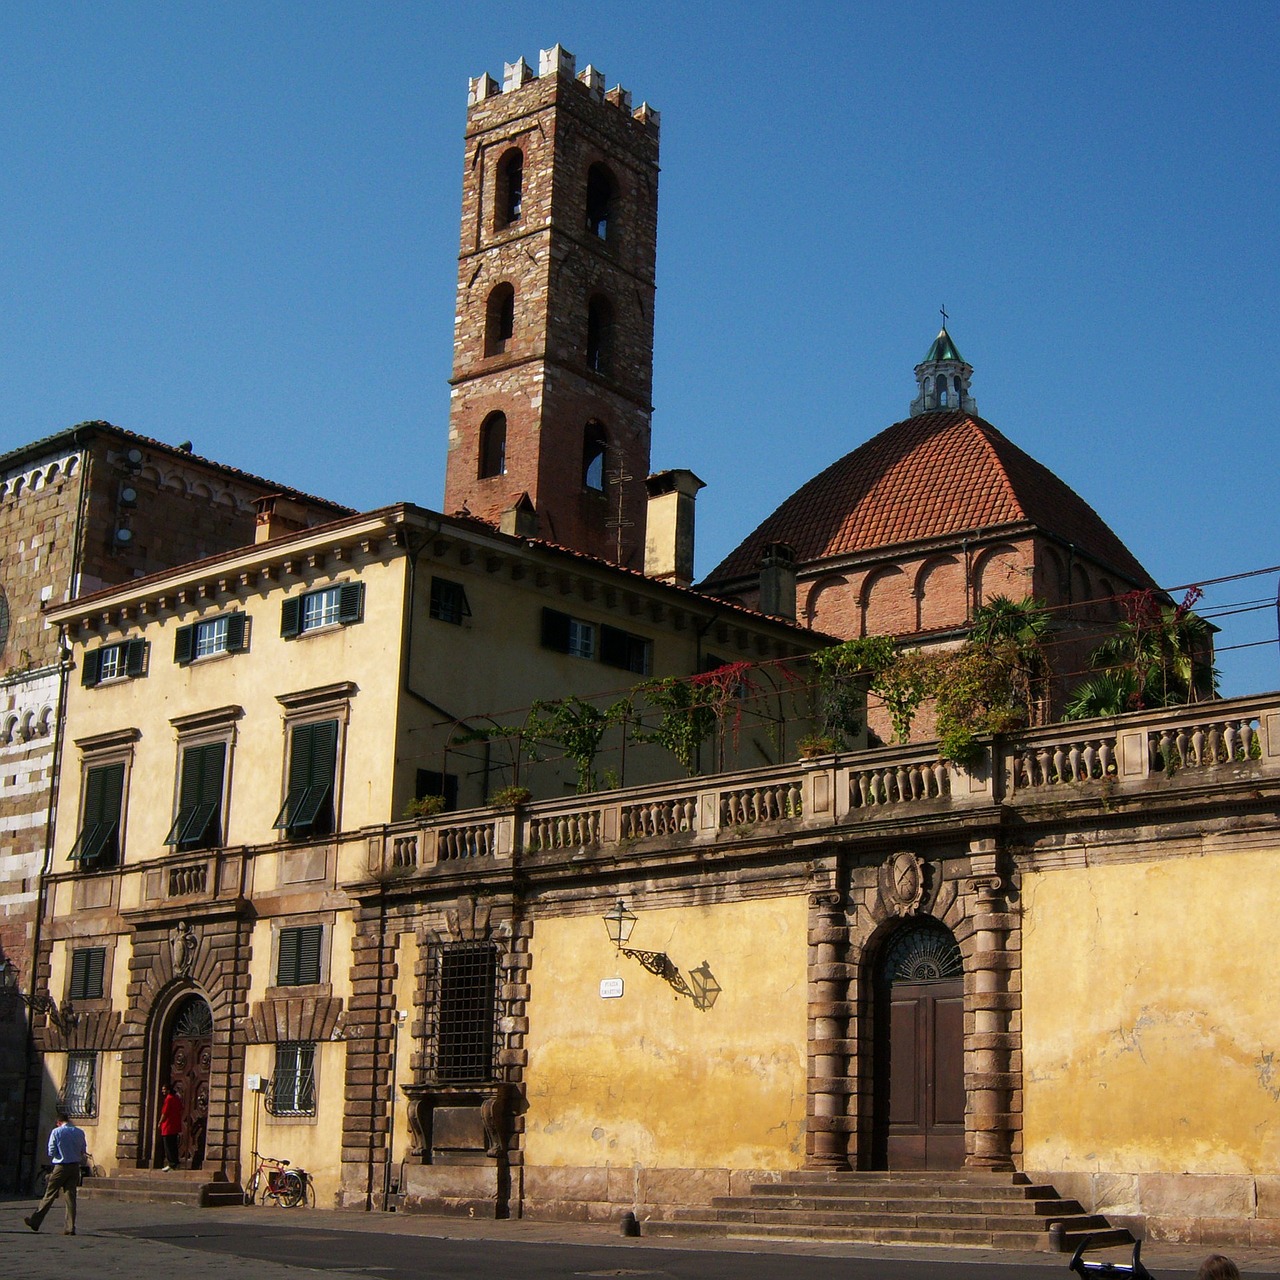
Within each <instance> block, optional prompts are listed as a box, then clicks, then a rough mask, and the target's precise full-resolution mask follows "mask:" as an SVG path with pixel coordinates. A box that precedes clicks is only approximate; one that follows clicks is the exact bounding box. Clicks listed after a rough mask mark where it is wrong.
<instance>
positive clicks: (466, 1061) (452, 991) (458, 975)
mask: <svg viewBox="0 0 1280 1280" xmlns="http://www.w3.org/2000/svg"><path fill="white" fill-rule="evenodd" d="M497 989H498V949H497V947H495V946H493V945H492V944H491V943H487V942H453V943H447V944H446V945H444V946H442V947H441V948H440V951H439V959H438V968H437V990H436V999H437V1007H436V1079H437V1080H439V1081H441V1082H445V1081H452V1082H463V1081H465V1082H468V1083H471V1082H475V1083H482V1082H484V1081H487V1080H491V1079H493V1057H494V1048H495V1044H496V1039H497V1037H496V1034H495V1023H496V1016H497V1004H498V1002H497Z"/></svg>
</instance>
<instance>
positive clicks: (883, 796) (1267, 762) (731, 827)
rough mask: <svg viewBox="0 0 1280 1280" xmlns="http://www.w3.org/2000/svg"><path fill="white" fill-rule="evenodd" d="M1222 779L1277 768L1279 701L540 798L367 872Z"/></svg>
mask: <svg viewBox="0 0 1280 1280" xmlns="http://www.w3.org/2000/svg"><path fill="white" fill-rule="evenodd" d="M1213 769H1236V770H1239V769H1255V770H1259V771H1262V772H1280V694H1273V695H1270V696H1267V697H1262V698H1247V699H1246V698H1238V699H1232V700H1223V701H1219V702H1211V703H1203V704H1200V705H1198V706H1191V707H1175V708H1170V709H1167V710H1161V711H1149V712H1134V713H1132V714H1130V715H1126V716H1118V717H1116V718H1114V719H1110V720H1091V721H1073V722H1067V723H1062V724H1056V725H1048V726H1044V727H1042V728H1037V729H1028V730H1023V731H1022V732H1019V733H1015V734H1009V735H1007V736H1005V737H1004V738H1001V739H998V740H996V741H994V742H992V741H988V742H986V743H984V744H983V747H982V751H981V753H980V756H979V758H978V759H976V760H974V761H973V762H971V763H969V764H968V765H965V766H958V765H955V764H952V763H949V762H947V761H944V760H942V759H940V758H939V756H938V751H937V744H936V743H919V744H911V745H908V746H904V747H885V748H880V749H877V750H875V751H864V752H858V753H850V754H845V755H834V756H827V757H824V758H822V759H820V760H816V761H815V760H806V761H798V762H796V763H795V764H790V765H782V766H771V767H769V768H764V769H755V770H749V771H745V772H741V773H735V774H723V775H719V776H715V777H707V778H695V779H685V780H682V781H679V782H674V783H665V784H658V785H655V786H649V787H633V788H628V789H627V790H624V791H612V792H600V793H597V794H595V795H590V796H574V797H570V798H567V799H564V800H548V801H540V802H538V803H536V804H530V805H526V806H523V807H522V808H521V810H520V811H519V812H518V814H511V813H507V812H505V811H489V812H492V813H493V816H492V817H487V818H484V817H481V816H480V814H481V813H484V812H485V811H475V812H474V813H472V814H443V815H441V816H440V817H438V818H435V819H430V820H426V821H421V822H419V823H418V824H416V827H415V828H414V829H412V830H410V829H408V824H397V825H396V826H393V827H387V828H385V829H383V834H382V835H381V836H377V837H372V838H371V855H372V856H371V860H370V870H371V871H374V872H375V873H376V872H377V871H378V869H379V868H378V865H377V864H378V862H379V860H380V861H381V869H382V870H383V871H389V872H395V871H400V872H405V871H410V872H411V871H429V870H430V869H431V868H433V867H440V868H441V869H443V868H444V866H445V864H449V863H456V862H467V863H483V862H486V861H491V862H493V863H494V865H500V864H501V863H502V861H503V859H506V858H510V857H513V856H516V855H521V856H524V855H527V856H531V857H537V856H540V855H550V854H554V853H556V852H557V851H565V850H579V851H582V852H584V853H586V854H587V855H588V856H589V855H590V854H591V852H592V851H594V850H601V851H609V850H612V851H613V852H615V853H616V851H617V847H618V846H620V845H622V844H627V845H632V844H637V843H641V842H645V841H666V842H672V841H683V842H693V843H701V842H707V841H711V842H717V841H719V842H729V841H749V840H752V839H754V838H757V836H758V835H760V834H764V833H765V832H768V833H770V834H773V833H776V834H780V835H785V834H786V833H787V832H788V831H789V830H794V831H796V832H797V833H799V832H802V831H807V830H812V829H813V828H819V829H821V828H823V827H839V826H845V825H848V824H851V823H866V822H872V823H875V822H892V821H896V820H898V819H899V818H900V817H907V816H908V815H912V814H935V813H941V814H946V813H947V812H950V811H951V810H952V809H953V808H954V807H956V806H959V805H967V806H973V805H984V804H985V805H993V804H998V803H1004V804H1015V805H1016V804H1017V803H1018V802H1019V800H1020V799H1021V800H1026V801H1028V802H1036V801H1038V800H1039V799H1040V798H1041V797H1042V796H1043V795H1045V794H1047V793H1050V792H1059V791H1066V790H1067V789H1068V788H1069V789H1071V791H1072V794H1079V795H1084V796H1087V795H1089V794H1090V793H1091V792H1093V793H1096V794H1098V795H1103V794H1104V793H1105V794H1106V795H1112V794H1124V793H1125V790H1126V789H1133V788H1139V787H1143V786H1150V785H1169V780H1170V779H1175V778H1177V777H1179V776H1180V775H1182V774H1183V773H1185V774H1186V776H1187V779H1188V781H1190V780H1191V779H1193V778H1195V779H1200V780H1203V778H1204V776H1205V775H1206V773H1207V771H1210V770H1213ZM1104 789H1105V791H1104Z"/></svg>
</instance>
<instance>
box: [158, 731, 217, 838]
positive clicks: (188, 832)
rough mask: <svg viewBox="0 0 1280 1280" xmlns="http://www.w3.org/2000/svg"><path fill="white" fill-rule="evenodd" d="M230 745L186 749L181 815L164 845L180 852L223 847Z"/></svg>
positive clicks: (175, 820)
mask: <svg viewBox="0 0 1280 1280" xmlns="http://www.w3.org/2000/svg"><path fill="white" fill-rule="evenodd" d="M226 760H227V744H226V743H225V742H206V743H202V744H201V745H199V746H193V747H184V748H183V752H182V780H181V783H180V788H179V795H178V814H177V817H175V818H174V820H173V826H171V827H170V828H169V834H168V835H167V836H165V838H164V842H165V844H167V845H173V846H174V847H176V848H178V849H215V848H217V846H218V845H220V844H221V843H222V779H223V773H224V772H225V769H226Z"/></svg>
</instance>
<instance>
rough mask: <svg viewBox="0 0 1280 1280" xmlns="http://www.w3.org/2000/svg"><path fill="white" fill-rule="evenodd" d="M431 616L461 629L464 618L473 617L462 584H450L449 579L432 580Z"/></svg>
mask: <svg viewBox="0 0 1280 1280" xmlns="http://www.w3.org/2000/svg"><path fill="white" fill-rule="evenodd" d="M431 616H432V617H433V618H436V619H438V620H439V621H440V622H452V623H453V624H454V625H455V626H459V627H460V626H461V625H462V621H463V619H464V618H469V617H471V606H470V605H469V604H468V603H467V593H466V591H465V590H463V587H462V583H460V582H450V581H449V580H448V579H447V578H432V579H431Z"/></svg>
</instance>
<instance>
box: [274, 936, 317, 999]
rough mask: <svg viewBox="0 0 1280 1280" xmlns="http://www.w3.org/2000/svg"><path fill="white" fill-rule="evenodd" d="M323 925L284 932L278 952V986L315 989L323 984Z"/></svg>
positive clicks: (278, 945) (280, 938)
mask: <svg viewBox="0 0 1280 1280" xmlns="http://www.w3.org/2000/svg"><path fill="white" fill-rule="evenodd" d="M323 944H324V925H322V924H306V925H294V926H290V927H289V928H287V929H281V930H280V934H279V938H278V941H277V944H276V946H277V950H276V986H278V987H312V986H315V985H316V983H318V982H319V981H320V970H321V963H320V962H321V950H322V947H323Z"/></svg>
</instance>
